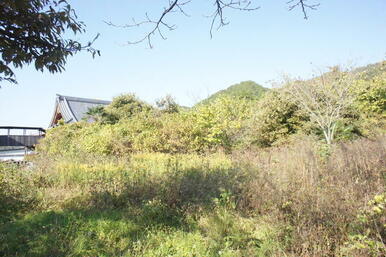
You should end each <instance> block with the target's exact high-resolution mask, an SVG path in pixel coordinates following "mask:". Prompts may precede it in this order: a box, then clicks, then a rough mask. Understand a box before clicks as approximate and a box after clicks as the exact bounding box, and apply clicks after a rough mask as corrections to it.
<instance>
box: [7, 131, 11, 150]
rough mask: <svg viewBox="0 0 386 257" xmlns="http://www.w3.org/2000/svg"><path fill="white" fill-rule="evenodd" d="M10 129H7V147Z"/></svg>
mask: <svg viewBox="0 0 386 257" xmlns="http://www.w3.org/2000/svg"><path fill="white" fill-rule="evenodd" d="M9 136H10V129H9V128H8V129H7V145H8V146H9Z"/></svg>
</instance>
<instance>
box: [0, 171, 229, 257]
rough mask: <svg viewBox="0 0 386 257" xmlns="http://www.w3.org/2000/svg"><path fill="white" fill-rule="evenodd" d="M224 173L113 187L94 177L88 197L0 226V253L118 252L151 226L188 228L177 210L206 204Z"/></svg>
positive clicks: (225, 183) (222, 185) (224, 184)
mask: <svg viewBox="0 0 386 257" xmlns="http://www.w3.org/2000/svg"><path fill="white" fill-rule="evenodd" d="M229 172H230V171H227V172H225V171H224V170H215V171H211V172H203V171H202V170H195V169H192V170H188V171H184V172H174V173H171V174H170V175H168V176H163V177H162V179H160V178H153V179H140V180H137V181H132V180H131V181H130V180H126V181H125V177H122V178H120V183H119V184H118V186H117V185H115V186H114V187H112V185H111V183H110V182H111V181H106V180H104V181H98V180H95V181H94V182H93V183H90V185H89V186H90V187H91V188H93V190H91V194H90V195H88V196H87V197H86V198H82V199H76V198H74V199H72V201H71V202H72V203H71V202H70V203H69V204H68V205H67V206H65V208H64V210H61V211H43V212H37V213H33V212H32V213H30V214H27V215H26V216H24V217H23V218H20V219H18V220H16V221H13V222H8V223H5V224H3V225H2V226H1V227H0V255H1V256H39V257H40V256H47V257H48V256H122V255H124V254H125V253H127V251H128V249H130V248H132V247H133V243H134V242H136V241H138V240H140V239H142V238H146V236H147V235H148V233H149V232H150V231H152V230H154V229H157V230H159V229H161V230H162V229H166V230H167V229H176V230H183V231H186V230H188V229H189V225H188V224H187V223H186V219H185V216H184V212H183V211H182V210H183V209H186V208H187V207H189V206H200V207H205V206H206V207H208V206H209V205H210V203H211V201H212V199H213V198H216V197H219V195H220V194H221V192H223V191H224V190H228V189H230V188H232V186H234V185H233V181H232V180H231V179H230V178H231V177H232V176H233V175H232V176H230V175H229ZM96 185H97V186H96ZM80 206H81V207H80Z"/></svg>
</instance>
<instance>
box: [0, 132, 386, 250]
mask: <svg viewBox="0 0 386 257" xmlns="http://www.w3.org/2000/svg"><path fill="white" fill-rule="evenodd" d="M385 160H386V139H385V138H384V137H379V138H377V139H376V140H365V139H361V140H357V141H353V142H348V143H340V144H335V145H333V146H331V147H326V146H324V145H320V143H318V142H317V141H314V140H311V139H307V138H304V139H303V140H302V141H300V142H298V143H295V144H291V145H288V146H285V147H277V148H269V149H264V150H262V149H260V150H254V151H251V150H249V151H244V152H235V153H233V154H232V155H226V154H222V153H218V154H210V155H198V154H180V155H170V154H160V153H148V154H134V155H130V157H129V158H125V159H123V158H122V159H120V158H113V157H106V156H104V157H97V158H96V156H92V157H91V156H77V158H73V159H68V160H66V159H61V160H53V159H49V160H47V159H44V158H43V157H42V156H37V157H36V158H35V160H34V166H33V167H25V168H18V167H13V166H4V165H3V166H1V173H0V204H1V211H0V212H1V216H0V255H1V256H382V255H384V254H385V253H386V248H385V234H386V233H385V227H384V224H385V220H386V210H385V205H384V202H383V199H384V198H380V196H379V195H382V194H383V193H384V192H385V178H384V174H385V171H386V170H385V167H386V165H385V164H386V163H385ZM374 197H375V198H374ZM373 199H375V200H373ZM370 200H373V202H370V205H369V204H368V202H369V201H370ZM375 207H377V208H376V209H374V208H375ZM369 231H370V232H369Z"/></svg>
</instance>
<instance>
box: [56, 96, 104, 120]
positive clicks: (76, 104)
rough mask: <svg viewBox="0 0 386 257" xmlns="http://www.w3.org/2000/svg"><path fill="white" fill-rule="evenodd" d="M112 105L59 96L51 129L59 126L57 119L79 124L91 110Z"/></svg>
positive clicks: (98, 101)
mask: <svg viewBox="0 0 386 257" xmlns="http://www.w3.org/2000/svg"><path fill="white" fill-rule="evenodd" d="M110 103H111V102H110V101H104V100H97V99H89V98H80V97H72V96H63V95H57V97H56V102H55V111H54V115H53V117H52V120H51V123H50V127H53V126H55V125H56V124H57V122H58V119H57V117H61V118H62V119H63V120H64V122H65V123H71V122H77V121H80V120H82V119H83V118H84V117H85V116H86V113H87V112H88V110H89V109H90V108H94V107H96V106H100V105H108V104H110Z"/></svg>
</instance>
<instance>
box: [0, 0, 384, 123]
mask: <svg viewBox="0 0 386 257" xmlns="http://www.w3.org/2000/svg"><path fill="white" fill-rule="evenodd" d="M69 2H71V3H72V5H73V7H74V8H75V9H76V11H77V14H78V16H79V18H80V19H81V20H82V21H84V22H85V23H86V25H87V33H86V34H85V35H82V36H76V38H78V39H80V40H83V41H87V39H90V38H92V37H93V36H95V35H96V33H98V32H99V33H100V34H101V36H100V38H99V39H98V40H97V42H96V43H95V47H96V48H98V49H100V50H101V52H102V56H101V57H97V58H95V59H92V58H91V56H90V55H89V54H86V53H82V54H79V55H77V56H75V57H73V58H70V59H69V60H68V63H67V66H66V71H65V72H63V73H62V74H54V75H52V74H49V73H46V72H45V73H41V72H37V71H35V70H34V69H33V67H28V68H24V69H23V70H16V75H17V80H18V82H19V84H18V85H7V84H5V85H3V86H2V88H1V89H0V125H3V126H4V125H20V126H42V127H47V126H48V123H49V120H50V119H51V115H52V113H53V108H54V101H55V94H57V93H58V94H63V95H70V96H78V97H86V98H97V99H107V100H110V99H111V98H112V97H114V96H117V95H119V94H121V93H125V92H130V93H135V94H136V95H137V96H138V97H140V98H141V99H143V100H145V101H148V102H150V103H153V102H154V101H155V100H156V99H158V98H160V97H163V96H165V95H166V94H171V95H172V96H174V97H175V98H176V100H177V102H178V103H180V104H182V105H188V106H189V105H192V104H194V103H195V102H197V101H198V100H200V99H203V98H205V97H207V96H208V95H209V94H211V93H214V92H216V91H218V90H220V89H224V88H226V87H228V86H230V85H232V84H235V83H238V82H240V81H245V80H254V81H256V82H257V83H259V84H262V85H264V86H267V87H269V85H270V82H269V81H271V80H272V79H277V78H278V76H279V75H280V74H281V73H283V72H285V73H289V74H291V75H293V76H302V77H307V76H309V75H310V74H311V72H312V70H313V69H314V68H315V67H325V66H329V65H335V64H345V63H348V62H354V63H355V64H357V65H365V64H368V63H374V62H378V61H381V60H384V59H385V58H386V1H385V0H368V1H363V0H350V1H347V0H320V2H321V5H320V7H319V9H318V10H317V11H311V12H309V16H310V17H309V19H308V20H304V19H303V16H302V14H301V12H300V10H299V9H296V10H293V11H291V12H288V6H287V5H286V2H287V0H283V1H281V0H275V1H269V0H260V1H255V2H256V4H257V5H260V6H261V8H260V9H259V10H257V11H254V12H248V13H245V12H243V13H240V12H235V11H227V12H226V13H225V15H226V16H227V18H228V20H229V21H230V24H229V25H228V26H226V27H224V28H222V29H221V30H220V31H218V32H215V33H214V37H213V38H212V39H210V36H209V27H210V19H208V18H206V17H205V16H206V15H208V14H210V10H212V9H213V6H212V5H210V4H209V2H211V1H208V0H193V1H192V3H191V4H190V5H189V6H187V7H186V11H187V13H188V14H189V15H190V17H185V16H182V15H178V14H175V15H173V16H172V17H170V18H169V19H168V21H170V23H172V24H173V23H175V24H177V26H178V27H177V29H176V30H175V31H172V32H166V31H165V35H166V36H167V38H168V39H167V40H165V41H164V40H162V39H160V38H159V37H155V38H154V40H153V44H154V49H149V48H148V46H147V45H146V44H140V45H127V44H125V42H127V41H130V40H131V41H133V40H136V39H139V38H140V37H141V36H142V35H143V33H145V32H146V28H142V29H141V28H139V29H131V30H129V29H119V28H113V27H110V26H108V25H106V24H105V23H104V22H103V21H112V22H114V23H117V24H121V23H125V22H127V21H129V20H130V19H131V18H132V17H135V18H136V19H137V20H138V21H139V20H140V19H141V18H142V17H144V14H145V12H146V11H147V12H148V13H149V15H151V16H153V17H156V16H157V14H158V15H159V13H160V11H161V10H162V6H163V3H165V2H166V1H161V0H114V1H111V0H110V1H107V0H82V1H71V0H70V1H69Z"/></svg>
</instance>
